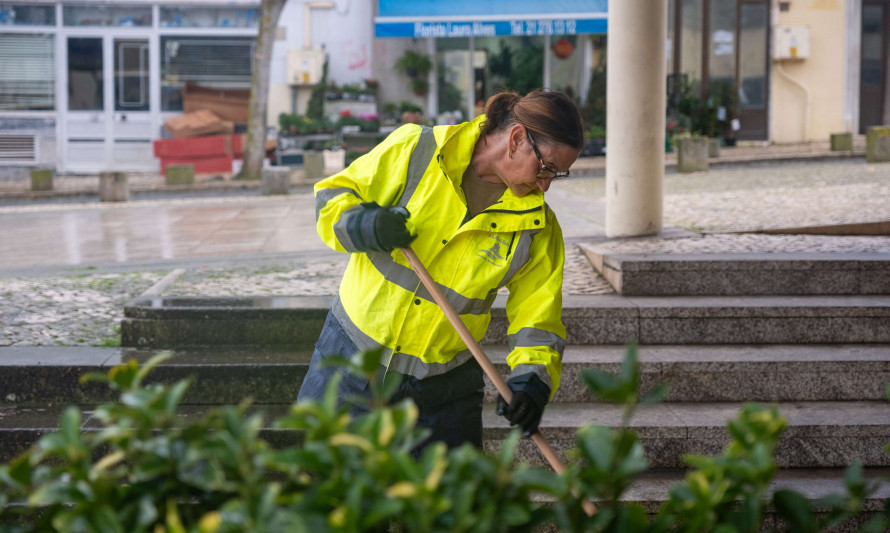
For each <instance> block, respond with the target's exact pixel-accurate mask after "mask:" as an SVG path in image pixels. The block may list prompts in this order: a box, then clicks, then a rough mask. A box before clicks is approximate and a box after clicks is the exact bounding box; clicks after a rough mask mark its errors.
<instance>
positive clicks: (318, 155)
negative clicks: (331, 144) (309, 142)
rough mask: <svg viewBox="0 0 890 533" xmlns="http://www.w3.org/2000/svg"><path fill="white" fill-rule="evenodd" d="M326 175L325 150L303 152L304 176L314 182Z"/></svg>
mask: <svg viewBox="0 0 890 533" xmlns="http://www.w3.org/2000/svg"><path fill="white" fill-rule="evenodd" d="M324 176H325V174H324V152H322V151H321V150H307V151H305V152H303V178H304V179H305V180H307V181H310V182H313V181H317V180H320V179H322V178H323V177H324Z"/></svg>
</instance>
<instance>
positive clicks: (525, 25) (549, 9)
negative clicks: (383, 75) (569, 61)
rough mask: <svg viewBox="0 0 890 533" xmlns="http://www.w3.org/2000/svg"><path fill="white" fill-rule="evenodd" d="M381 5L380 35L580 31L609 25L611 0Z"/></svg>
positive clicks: (383, 0)
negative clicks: (543, 9)
mask: <svg viewBox="0 0 890 533" xmlns="http://www.w3.org/2000/svg"><path fill="white" fill-rule="evenodd" d="M545 4H546V12H543V13H542V7H543V6H544V5H545ZM378 7H379V10H378V13H379V16H378V17H376V18H375V20H374V29H375V35H376V36H377V37H493V36H495V35H513V36H533V35H576V34H586V33H606V29H607V27H608V3H607V0H550V1H549V2H546V3H545V2H542V1H541V0H489V1H487V2H480V1H479V0H449V1H448V2H442V1H439V0H378Z"/></svg>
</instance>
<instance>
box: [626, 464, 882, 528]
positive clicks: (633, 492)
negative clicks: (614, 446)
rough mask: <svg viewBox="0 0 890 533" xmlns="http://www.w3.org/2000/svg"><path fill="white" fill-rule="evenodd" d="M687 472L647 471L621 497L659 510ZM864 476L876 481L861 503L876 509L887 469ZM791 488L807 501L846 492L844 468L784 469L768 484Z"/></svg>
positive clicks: (774, 488)
mask: <svg viewBox="0 0 890 533" xmlns="http://www.w3.org/2000/svg"><path fill="white" fill-rule="evenodd" d="M685 475H686V472H685V471H683V470H679V469H665V470H659V471H650V472H647V473H645V474H643V475H642V476H640V477H639V478H638V479H637V480H636V481H635V482H634V483H633V484H632V485H631V486H630V487H629V488H628V490H627V491H626V492H625V493H624V495H623V496H622V498H621V500H622V501H625V502H628V503H637V504H640V505H642V506H643V507H644V508H645V509H646V511H647V512H650V513H654V512H657V511H658V508H659V506H660V505H661V504H663V503H664V502H665V501H667V500H668V498H669V496H670V494H669V491H670V488H671V487H672V486H673V485H675V484H677V483H679V482H680V481H682V479H683V477H684V476H685ZM863 477H864V478H865V479H867V480H871V481H874V482H879V484H878V487H877V491H876V492H875V493H874V494H872V495H871V496H870V497H869V498H868V499H867V500H866V501H865V502H864V505H863V509H864V510H865V511H867V512H872V513H875V512H879V511H880V510H881V509H882V508H883V506H884V504H885V503H886V501H887V499H888V498H890V483H887V482H886V480H887V479H888V478H890V469H888V468H866V469H864V470H863ZM783 489H784V490H793V491H795V492H797V493H799V494H801V495H803V496H804V497H805V498H807V499H809V500H810V501H813V502H815V501H817V500H819V499H821V498H824V497H825V496H829V495H834V494H845V493H846V489H845V486H844V470H843V469H839V468H812V469H787V470H779V471H777V472H776V475H775V477H774V478H773V480H772V482H771V483H770V486H769V489H768V493H769V494H772V493H774V492H776V491H778V490H783ZM769 513H770V511H769V510H768V511H767V516H766V517H765V518H766V520H767V525H769V524H770V522H769V520H770V518H771V517H770V516H769Z"/></svg>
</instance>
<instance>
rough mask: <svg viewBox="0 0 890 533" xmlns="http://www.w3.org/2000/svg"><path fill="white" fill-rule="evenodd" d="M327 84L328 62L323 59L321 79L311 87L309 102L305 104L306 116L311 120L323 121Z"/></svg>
mask: <svg viewBox="0 0 890 533" xmlns="http://www.w3.org/2000/svg"><path fill="white" fill-rule="evenodd" d="M327 84H328V60H327V58H325V60H324V65H323V66H322V69H321V79H320V80H318V83H316V84H315V86H314V87H312V94H311V95H310V96H309V102H307V103H306V116H307V117H309V118H310V119H313V120H323V119H324V93H325V90H326V89H327Z"/></svg>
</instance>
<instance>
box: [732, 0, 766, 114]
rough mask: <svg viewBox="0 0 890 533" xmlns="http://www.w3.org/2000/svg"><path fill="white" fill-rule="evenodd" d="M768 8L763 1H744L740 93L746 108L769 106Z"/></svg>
mask: <svg viewBox="0 0 890 533" xmlns="http://www.w3.org/2000/svg"><path fill="white" fill-rule="evenodd" d="M766 10H767V7H766V5H763V4H742V9H741V12H742V20H741V35H740V36H739V40H740V41H741V42H740V43H739V46H741V52H742V57H741V62H740V64H739V94H738V96H739V106H740V107H741V108H743V109H744V108H755V109H757V108H763V107H765V106H766V75H767V63H766V46H767V40H766V32H767V11H766Z"/></svg>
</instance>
